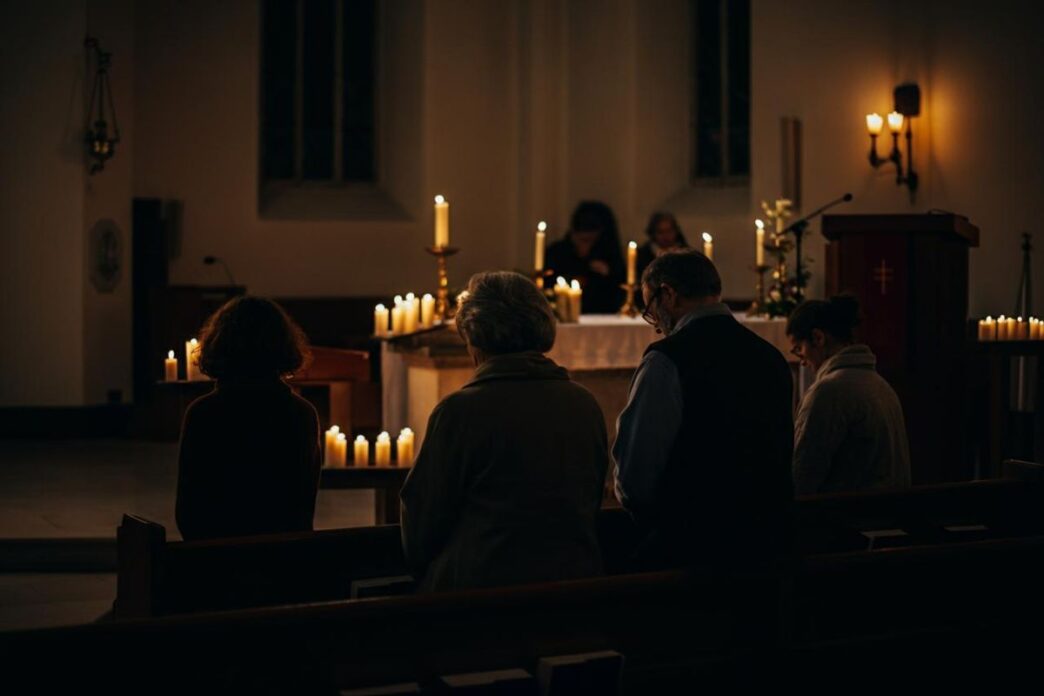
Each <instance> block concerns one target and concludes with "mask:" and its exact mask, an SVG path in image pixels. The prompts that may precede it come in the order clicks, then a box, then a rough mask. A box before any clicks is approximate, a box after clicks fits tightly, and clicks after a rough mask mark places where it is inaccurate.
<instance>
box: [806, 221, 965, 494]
mask: <svg viewBox="0 0 1044 696" xmlns="http://www.w3.org/2000/svg"><path fill="white" fill-rule="evenodd" d="M823 236H824V237H826V239H827V240H828V243H827V248H826V277H825V280H826V292H827V294H828V295H836V294H839V293H842V292H847V293H851V294H852V295H854V296H855V297H856V298H858V300H859V304H860V306H861V307H862V312H863V321H862V324H861V325H860V327H859V329H858V338H859V340H861V341H863V342H865V343H867V344H869V346H870V348H871V349H872V350H873V351H874V353H876V355H877V360H878V371H879V372H880V373H881V375H882V376H883V377H884V378H885V379H887V380H888V382H889V383H890V384H891V385H892V387H893V388H894V389H895V390H896V392H897V393H898V394H899V398H900V400H901V401H902V404H903V411H904V415H905V417H906V429H907V433H908V435H909V439H910V460H911V467H912V473H913V481H914V483H915V484H923V483H937V482H942V481H956V480H963V479H970V478H972V473H973V458H972V456H973V449H974V448H973V446H972V442H971V435H970V432H969V431H970V429H969V428H968V427H967V423H968V417H969V413H970V408H969V403H968V390H967V379H966V375H967V371H966V362H967V355H966V345H967V344H966V330H967V329H966V322H967V319H968V249H969V248H970V247H976V246H978V245H979V229H978V228H977V227H975V226H974V225H972V224H971V223H969V222H968V219H967V218H964V217H961V216H959V215H954V214H950V213H946V214H925V215H826V216H824V217H823Z"/></svg>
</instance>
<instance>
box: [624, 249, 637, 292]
mask: <svg viewBox="0 0 1044 696" xmlns="http://www.w3.org/2000/svg"><path fill="white" fill-rule="evenodd" d="M637 274H638V243H637V242H630V243H629V244H628V245H627V284H628V285H634V284H635V281H636V280H637V277H636V276H637Z"/></svg>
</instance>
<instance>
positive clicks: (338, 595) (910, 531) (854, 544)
mask: <svg viewBox="0 0 1044 696" xmlns="http://www.w3.org/2000/svg"><path fill="white" fill-rule="evenodd" d="M328 473H351V470H338V471H336V472H328ZM1042 502H1044V482H1032V481H1019V480H1014V479H1012V480H997V481H981V482H975V483H964V484H944V485H938V486H926V487H919V488H914V489H911V490H908V491H891V492H868V493H858V494H843V495H834V496H819V497H815V498H808V499H802V500H799V501H798V503H797V504H796V506H795V508H796V518H797V537H798V540H799V548H800V551H801V553H802V555H804V556H811V555H816V554H823V553H832V552H842V551H859V550H867V549H868V548H869V547H870V544H871V541H872V540H873V543H874V544H875V548H878V549H882V548H888V547H889V546H896V545H905V546H918V545H937V544H947V543H958V542H961V541H970V540H983V539H1000V538H1016V537H1020V536H1030V535H1037V534H1044V504H1042ZM598 524H599V539H600V544H601V547H602V550H603V558H604V562H605V568H606V572H607V573H608V574H620V573H624V572H627V570H628V559H629V557H630V553H631V551H632V550H633V548H634V545H635V544H636V543H637V541H638V538H639V535H638V532H637V530H636V529H635V527H634V525H633V523H632V522H631V520H630V518H629V516H628V515H627V513H626V512H624V511H623V510H620V509H607V510H602V512H601V514H600V515H599V520H598ZM888 529H897V530H902V531H903V534H904V535H903V536H901V537H898V538H899V540H900V541H899V542H896V541H895V540H894V539H893V540H891V541H889V540H885V541H881V540H880V539H878V538H875V537H872V536H867V532H872V531H873V530H888ZM165 537H166V532H165V530H164V529H163V527H162V526H160V525H157V524H155V523H151V522H148V521H147V520H142V519H140V518H135V517H131V516H125V517H124V521H123V524H121V526H120V528H119V530H118V533H117V540H118V555H119V572H118V582H117V598H116V602H115V605H114V613H115V616H116V617H117V618H121V619H122V618H133V617H147V616H162V615H167V614H175V613H184V612H191V611H203V610H210V609H221V608H242V607H249V606H270V605H276V604H286V603H293V602H308V601H327V600H336V599H347V598H349V596H350V589H351V583H352V581H353V580H361V579H366V578H377V577H401V576H405V575H407V574H408V571H407V569H406V566H405V559H404V558H403V556H402V550H401V545H400V534H399V528H398V526H396V525H387V526H383V527H368V528H357V529H345V530H328V531H320V532H306V533H298V534H279V535H268V536H259V537H246V538H242V539H218V540H213V541H205V542H172V543H169V544H168V543H166V538H165Z"/></svg>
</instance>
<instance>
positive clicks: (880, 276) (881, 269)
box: [874, 259, 895, 295]
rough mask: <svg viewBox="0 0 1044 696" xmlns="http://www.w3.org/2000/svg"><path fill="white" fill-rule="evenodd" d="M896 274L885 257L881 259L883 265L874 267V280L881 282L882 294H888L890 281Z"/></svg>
mask: <svg viewBox="0 0 1044 696" xmlns="http://www.w3.org/2000/svg"><path fill="white" fill-rule="evenodd" d="M894 276H895V271H894V270H893V269H891V268H889V267H888V264H887V263H886V262H885V260H884V259H881V265H880V266H875V267H874V280H875V281H876V282H878V283H880V284H881V294H882V295H887V294H888V283H889V281H891V280H892V278H893V277H894Z"/></svg>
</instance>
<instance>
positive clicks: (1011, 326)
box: [1004, 317, 1019, 341]
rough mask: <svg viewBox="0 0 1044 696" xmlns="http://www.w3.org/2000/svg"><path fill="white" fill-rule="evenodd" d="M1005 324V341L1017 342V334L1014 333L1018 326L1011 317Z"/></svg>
mask: <svg viewBox="0 0 1044 696" xmlns="http://www.w3.org/2000/svg"><path fill="white" fill-rule="evenodd" d="M1007 324H1008V328H1007V329H1005V331H1004V334H1005V336H1006V337H1007V339H1008V340H1009V341H1016V340H1018V338H1019V334H1018V333H1016V332H1017V331H1018V325H1017V324H1016V323H1015V319H1013V318H1012V317H1008V320H1007Z"/></svg>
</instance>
